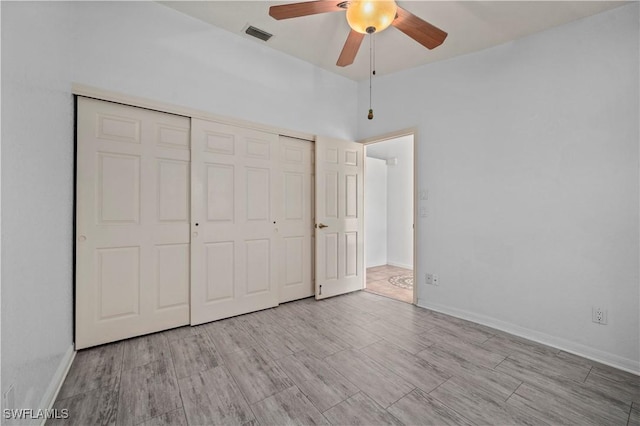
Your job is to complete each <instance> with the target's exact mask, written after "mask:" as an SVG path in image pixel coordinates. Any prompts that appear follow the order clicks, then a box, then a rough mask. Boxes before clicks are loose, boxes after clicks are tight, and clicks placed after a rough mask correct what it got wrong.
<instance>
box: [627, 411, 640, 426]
mask: <svg viewBox="0 0 640 426" xmlns="http://www.w3.org/2000/svg"><path fill="white" fill-rule="evenodd" d="M627 426H640V410H636V409H635V408H634V409H632V410H631V412H630V413H629V420H628V422H627Z"/></svg>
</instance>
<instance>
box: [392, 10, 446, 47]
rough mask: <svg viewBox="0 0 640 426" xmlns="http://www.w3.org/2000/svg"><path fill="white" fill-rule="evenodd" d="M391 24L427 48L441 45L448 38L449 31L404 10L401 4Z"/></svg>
mask: <svg viewBox="0 0 640 426" xmlns="http://www.w3.org/2000/svg"><path fill="white" fill-rule="evenodd" d="M391 25H393V26H394V27H396V28H397V29H399V30H400V31H402V32H403V33H405V34H406V35H408V36H409V37H411V38H412V39H414V40H415V41H417V42H418V43H420V44H421V45H423V46H424V47H426V48H427V49H434V48H436V47H438V46H440V45H441V44H442V43H443V42H444V39H445V38H447V33H445V32H444V31H442V30H441V29H440V28H438V27H435V26H433V25H431V24H430V23H428V22H427V21H424V20H422V19H420V18H418V17H417V16H416V15H414V14H413V13H411V12H409V11H407V10H404V9H403V8H401V7H400V6H398V12H397V16H396V19H395V20H394V21H393V22H392V23H391Z"/></svg>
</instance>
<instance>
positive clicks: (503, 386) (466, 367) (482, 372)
mask: <svg viewBox="0 0 640 426" xmlns="http://www.w3.org/2000/svg"><path fill="white" fill-rule="evenodd" d="M417 356H419V357H420V358H423V359H425V360H426V361H427V362H428V363H429V364H431V365H434V366H436V367H438V368H440V369H441V370H442V371H444V372H445V373H446V374H449V375H450V376H453V377H456V378H460V379H463V380H464V381H465V382H466V383H468V384H469V385H470V386H475V387H478V388H481V389H483V390H484V391H485V392H487V393H489V394H490V395H494V396H495V397H496V398H497V399H498V400H502V401H505V400H506V399H507V398H508V397H509V395H511V394H512V393H513V391H514V390H516V388H517V387H518V386H519V385H520V383H521V382H522V381H521V380H519V379H517V378H514V377H512V376H510V375H508V374H506V373H502V372H499V371H495V370H491V369H487V368H484V367H479V366H477V365H475V364H472V363H470V362H468V361H467V360H466V357H465V355H464V354H461V353H456V352H445V351H442V350H440V349H438V348H436V347H431V348H428V349H425V350H424V351H422V352H420V353H418V355H417Z"/></svg>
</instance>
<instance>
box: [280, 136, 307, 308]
mask: <svg viewBox="0 0 640 426" xmlns="http://www.w3.org/2000/svg"><path fill="white" fill-rule="evenodd" d="M313 158H314V151H313V142H310V141H306V140H300V139H294V138H290V137H286V136H280V169H279V170H280V175H281V179H280V194H281V196H279V197H278V210H279V213H278V224H277V225H278V226H277V231H278V235H279V257H280V260H279V261H280V270H279V271H280V274H279V277H278V282H279V284H280V299H279V300H280V303H284V302H289V301H291V300H296V299H302V298H304V297H310V296H313V295H314V292H315V290H314V279H313V278H314V277H313V274H314V270H313V263H314V261H313V253H314V235H313V217H314V213H315V212H314V200H313V198H314V189H315V188H314V180H313V177H314V170H313Z"/></svg>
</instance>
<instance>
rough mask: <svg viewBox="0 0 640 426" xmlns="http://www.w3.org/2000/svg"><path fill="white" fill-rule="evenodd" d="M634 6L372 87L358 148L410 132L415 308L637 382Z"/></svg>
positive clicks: (639, 310) (362, 90)
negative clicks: (518, 338)
mask: <svg viewBox="0 0 640 426" xmlns="http://www.w3.org/2000/svg"><path fill="white" fill-rule="evenodd" d="M639 6H640V5H639V4H638V3H637V2H635V3H633V4H629V5H625V6H622V7H620V8H617V9H614V10H612V11H608V12H605V13H602V14H599V15H595V16H593V17H590V18H586V19H584V20H580V21H576V22H573V23H569V24H566V25H563V26H560V27H557V28H554V29H550V30H548V31H545V32H543V33H539V34H535V35H532V36H529V37H526V38H522V39H520V40H517V41H514V42H511V43H507V44H504V45H501V46H498V47H495V48H491V49H487V50H484V51H481V52H478V53H475V54H470V55H466V56H462V57H459V58H455V59H451V60H448V61H444V62H440V63H435V64H432V65H427V66H424V67H419V68H415V69H412V70H408V71H404V72H400V73H396V74H393V75H389V76H384V77H380V78H376V80H375V81H374V94H375V99H376V103H375V109H376V117H375V119H374V120H372V121H369V120H366V118H362V117H361V115H362V114H361V115H359V116H358V120H359V127H358V130H359V131H358V137H359V138H361V139H363V138H366V137H370V136H375V135H380V134H384V133H387V132H390V131H395V130H399V129H404V128H409V127H414V126H416V127H418V131H419V133H418V138H417V140H416V144H417V155H418V164H419V167H418V170H417V175H418V176H417V179H418V190H428V191H429V200H428V201H427V203H426V207H427V210H428V216H427V217H426V218H420V219H419V220H418V223H417V227H418V228H417V229H418V238H419V240H418V252H419V256H420V257H419V259H418V265H417V272H418V275H417V279H416V282H418V283H419V303H420V304H421V305H424V306H429V307H433V308H436V309H440V310H443V311H447V312H450V313H454V314H456V315H459V316H464V317H467V318H471V319H474V320H476V321H480V322H484V323H487V324H490V325H494V326H498V327H500V328H503V329H507V330H509V331H512V332H516V333H519V334H521V335H527V336H529V337H533V338H535V339H537V340H539V341H545V342H547V343H551V344H554V345H556V346H560V347H563V348H565V349H568V350H571V351H574V352H580V353H582V354H585V355H587V356H590V357H593V358H597V359H600V360H602V361H605V362H608V363H612V364H616V365H618V366H622V367H625V368H627V369H632V370H636V371H640V366H639V365H640V364H639V360H640V353H639V351H640V349H639V341H638V339H639V336H640V329H639V327H640V317H639V315H640V306H639V300H640V295H639V284H638V283H639V276H638V270H639V226H638V221H639V211H638V195H639V173H638V160H639V158H638V151H639V150H638V148H639V146H638V145H639V142H638V141H639V125H638V120H639V119H638V117H639V115H640V110H639V105H638V104H639V97H638V93H639V79H640V75H639V74H640V73H639V53H638V51H639V47H640V46H639V41H638V39H639V34H638V33H639V29H638V22H639V16H638V15H639ZM445 43H446V42H445ZM359 100H360V103H359V109H360V111H363V110H365V109H366V105H367V102H368V83H367V82H363V83H361V84H360V86H359ZM398 105H402V108H398ZM427 272H434V273H438V274H440V285H439V286H438V287H433V286H426V285H424V284H422V283H424V278H423V277H424V274H425V273H427ZM593 305H599V306H602V307H604V308H606V309H608V312H609V324H608V325H606V326H603V325H598V324H594V323H592V322H591V308H592V306H593Z"/></svg>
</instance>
